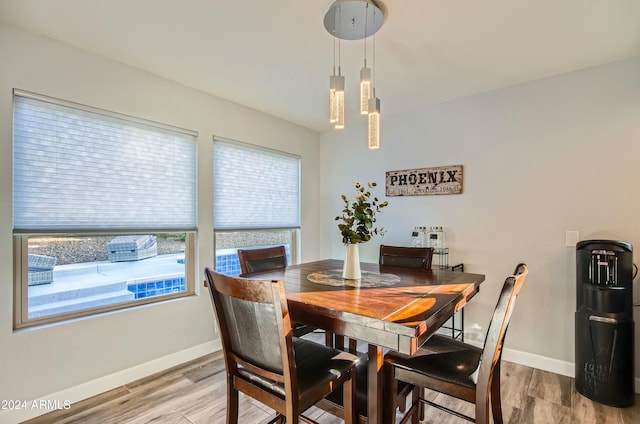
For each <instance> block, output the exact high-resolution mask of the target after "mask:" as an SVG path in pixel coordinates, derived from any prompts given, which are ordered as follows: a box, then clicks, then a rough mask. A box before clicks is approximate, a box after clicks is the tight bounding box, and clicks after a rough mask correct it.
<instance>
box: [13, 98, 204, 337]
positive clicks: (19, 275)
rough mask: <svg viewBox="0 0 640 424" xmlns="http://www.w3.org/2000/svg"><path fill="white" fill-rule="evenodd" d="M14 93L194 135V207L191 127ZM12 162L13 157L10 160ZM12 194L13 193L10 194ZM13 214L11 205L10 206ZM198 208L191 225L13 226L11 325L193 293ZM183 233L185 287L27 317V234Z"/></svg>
mask: <svg viewBox="0 0 640 424" xmlns="http://www.w3.org/2000/svg"><path fill="white" fill-rule="evenodd" d="M13 95H14V96H21V97H26V98H30V99H34V100H40V101H43V102H49V103H52V104H58V105H62V106H67V107H71V108H73V109H77V110H79V111H83V112H93V113H96V114H99V115H105V116H106V117H108V118H120V119H123V120H125V121H131V122H132V123H141V124H145V125H147V126H150V127H152V128H157V129H158V130H159V131H162V130H165V131H166V130H171V131H174V132H180V133H183V134H187V135H189V136H191V137H193V142H194V146H193V148H194V152H193V154H194V155H195V166H196V169H195V170H194V174H193V178H194V181H193V183H194V185H195V190H196V199H195V201H196V205H195V210H196V211H197V178H198V172H197V156H198V154H197V150H198V148H197V147H198V146H197V137H198V133H197V132H195V131H191V130H186V129H182V128H177V127H173V126H171V125H166V124H161V123H157V122H152V121H149V120H146V119H143V118H136V117H131V116H128V115H124V114H121V113H117V112H112V111H107V110H102V109H97V108H94V107H91V106H85V105H82V104H78V103H74V102H69V101H65V100H59V99H55V98H51V97H48V96H45V95H40V94H36V93H30V92H26V91H23V90H18V89H14V90H13ZM15 125H16V121H15V119H12V126H15ZM14 142H15V138H12V147H13V143H14ZM12 166H13V160H12ZM12 178H15V175H14V171H12ZM13 195H14V189H13V188H12V196H13ZM12 198H13V197H12ZM12 214H13V207H12ZM197 224H198V222H197V212H196V214H195V216H194V222H193V227H191V228H170V227H166V228H163V227H162V226H161V225H155V227H153V228H145V229H137V228H115V227H114V228H105V227H104V226H99V225H98V224H97V225H96V227H95V228H89V229H84V228H79V229H57V228H55V227H53V226H52V228H51V229H46V228H45V229H39V228H38V229H36V230H29V229H16V228H15V227H14V228H12V251H13V287H14V299H13V317H14V319H13V329H14V330H19V329H24V328H29V327H35V326H41V325H45V324H53V323H59V322H63V321H68V320H72V319H77V318H81V317H89V316H96V315H100V314H104V313H107V312H113V311H120V310H126V309H129V308H133V307H139V306H142V305H149V304H155V303H161V302H165V301H170V300H174V299H178V298H185V297H191V296H194V295H196V294H197V293H196V276H197V271H196V264H197V258H196V245H197V231H198V230H197ZM176 232H180V233H185V234H186V238H185V246H184V247H185V250H184V278H185V290H184V291H180V292H173V293H167V294H159V295H153V296H149V297H144V298H139V299H133V300H130V301H124V302H119V303H113V304H110V305H103V306H97V307H88V308H85V309H82V310H77V311H71V312H62V313H54V314H51V315H46V316H42V317H35V318H29V317H28V312H29V311H28V302H29V286H28V269H27V268H28V254H29V251H28V250H29V238H30V237H35V236H38V237H87V236H114V237H115V236H119V235H140V234H162V233H176Z"/></svg>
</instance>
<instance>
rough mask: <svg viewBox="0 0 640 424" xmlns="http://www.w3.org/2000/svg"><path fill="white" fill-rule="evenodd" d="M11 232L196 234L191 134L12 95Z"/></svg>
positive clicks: (27, 95) (193, 137)
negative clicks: (158, 231)
mask: <svg viewBox="0 0 640 424" xmlns="http://www.w3.org/2000/svg"><path fill="white" fill-rule="evenodd" d="M13 123H14V126H13V226H14V229H15V230H17V231H34V230H35V231H38V230H60V231H73V230H94V229H132V230H147V229H149V230H152V229H162V230H172V229H180V230H194V229H195V228H196V216H197V215H196V210H197V209H196V134H195V133H192V132H188V131H186V130H179V129H175V128H172V127H168V126H163V125H161V124H155V123H151V122H147V121H142V120H138V119H135V118H128V117H127V118H125V117H124V116H121V115H117V114H115V113H111V112H106V111H99V110H97V109H91V108H89V107H81V106H78V105H75V104H72V103H67V102H64V101H60V100H57V99H49V98H46V97H44V96H39V95H32V94H31V93H24V92H20V91H17V90H16V91H14V97H13Z"/></svg>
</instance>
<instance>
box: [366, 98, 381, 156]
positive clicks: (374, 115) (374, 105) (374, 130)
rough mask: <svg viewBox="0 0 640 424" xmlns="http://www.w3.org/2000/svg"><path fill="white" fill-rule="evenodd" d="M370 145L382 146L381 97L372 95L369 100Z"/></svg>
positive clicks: (375, 147)
mask: <svg viewBox="0 0 640 424" xmlns="http://www.w3.org/2000/svg"><path fill="white" fill-rule="evenodd" d="M368 119H369V125H368V137H367V140H368V146H369V148H370V149H379V148H380V99H378V98H377V97H372V98H371V99H370V100H369V115H368Z"/></svg>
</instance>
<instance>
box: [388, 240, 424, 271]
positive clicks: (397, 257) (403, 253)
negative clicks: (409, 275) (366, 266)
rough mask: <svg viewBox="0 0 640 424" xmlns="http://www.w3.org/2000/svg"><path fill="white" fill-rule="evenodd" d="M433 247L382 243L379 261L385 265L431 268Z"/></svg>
mask: <svg viewBox="0 0 640 424" xmlns="http://www.w3.org/2000/svg"><path fill="white" fill-rule="evenodd" d="M432 258H433V249H432V248H431V247H404V246H385V245H384V244H381V245H380V256H379V258H378V263H379V264H380V265H384V266H393V267H398V268H413V269H431V259H432Z"/></svg>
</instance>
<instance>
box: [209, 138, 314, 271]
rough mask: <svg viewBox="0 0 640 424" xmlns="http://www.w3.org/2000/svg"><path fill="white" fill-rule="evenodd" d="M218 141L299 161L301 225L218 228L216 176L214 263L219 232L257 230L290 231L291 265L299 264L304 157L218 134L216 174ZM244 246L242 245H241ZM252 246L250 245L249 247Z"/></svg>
mask: <svg viewBox="0 0 640 424" xmlns="http://www.w3.org/2000/svg"><path fill="white" fill-rule="evenodd" d="M216 143H223V144H230V145H237V146H240V147H242V148H244V149H250V150H251V149H254V150H257V151H264V152H267V153H269V154H274V155H282V156H283V157H288V158H295V159H296V160H297V162H298V204H297V210H298V215H299V216H298V221H299V225H298V226H294V227H282V226H277V227H259V228H256V227H246V228H245V227H242V226H234V227H229V228H219V229H218V228H216V226H215V206H214V204H215V178H214V180H213V186H212V191H213V193H214V196H213V202H214V204H212V212H213V214H214V216H213V251H214V265H215V262H216V261H215V258H216V255H217V251H218V249H217V240H216V236H217V234H221V233H242V232H246V233H257V232H269V231H289V232H290V240H291V245H290V252H289V253H290V257H289V259H290V262H291V265H295V264H298V263H299V261H300V229H301V225H302V223H301V220H302V206H301V201H302V182H301V178H302V158H301V157H300V156H299V155H295V154H292V153H288V152H283V151H279V150H275V149H270V148H268V147H263V146H258V145H254V144H250V143H245V142H241V141H236V140H230V139H227V138H222V137H218V136H214V137H213V143H212V148H213V151H214V156H213V160H212V164H211V166H212V173H213V175H215V169H213V168H214V167H215V144H216ZM239 248H242V247H239ZM249 248H250V247H249Z"/></svg>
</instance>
